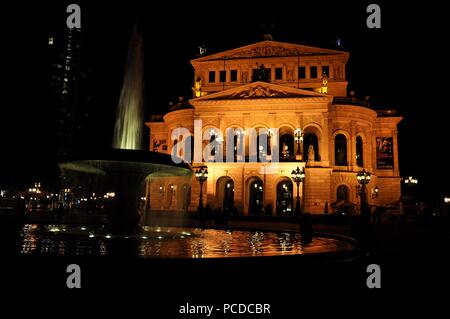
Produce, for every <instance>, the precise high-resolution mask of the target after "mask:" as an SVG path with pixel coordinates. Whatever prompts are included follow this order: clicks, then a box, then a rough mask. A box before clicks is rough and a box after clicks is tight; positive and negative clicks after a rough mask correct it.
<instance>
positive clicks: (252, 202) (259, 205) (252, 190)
mask: <svg viewBox="0 0 450 319" xmlns="http://www.w3.org/2000/svg"><path fill="white" fill-rule="evenodd" d="M263 206H264V187H263V182H262V181H261V179H260V178H259V177H255V178H254V179H253V180H252V181H251V182H250V183H249V203H248V212H249V214H250V215H260V214H261V213H262V210H263Z"/></svg>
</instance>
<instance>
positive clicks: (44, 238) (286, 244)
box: [21, 224, 354, 258]
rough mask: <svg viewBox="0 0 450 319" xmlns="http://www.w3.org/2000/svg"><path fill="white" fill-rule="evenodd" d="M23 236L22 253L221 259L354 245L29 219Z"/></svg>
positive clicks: (272, 234)
mask: <svg viewBox="0 0 450 319" xmlns="http://www.w3.org/2000/svg"><path fill="white" fill-rule="evenodd" d="M21 240H22V245H21V254H24V255H57V256H111V255H116V254H123V253H124V252H125V254H128V255H132V256H139V257H161V258H221V257H252V256H278V255H297V254H312V253H322V252H336V251H349V250H353V249H354V247H353V244H352V243H350V242H348V241H344V240H339V239H334V238H326V237H313V239H312V242H310V243H305V242H304V241H303V240H302V238H301V236H300V235H299V234H297V233H287V232H266V231H264V232H261V231H229V230H228V231H227V230H215V229H195V228H177V227H146V228H145V230H144V231H143V232H142V233H140V234H139V235H134V236H119V235H112V234H109V233H108V232H107V231H106V230H105V229H103V228H97V229H93V228H89V227H84V226H82V227H80V226H77V227H70V226H65V225H34V224H29V225H25V226H24V227H23V229H22V231H21ZM117 247H119V248H120V249H117ZM118 252H119V253H118Z"/></svg>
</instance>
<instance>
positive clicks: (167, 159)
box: [59, 149, 192, 233]
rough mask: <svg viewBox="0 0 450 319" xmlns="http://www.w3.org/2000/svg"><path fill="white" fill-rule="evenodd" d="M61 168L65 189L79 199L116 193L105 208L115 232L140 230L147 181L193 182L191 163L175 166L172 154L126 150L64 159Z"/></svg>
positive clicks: (60, 164) (93, 152) (89, 153)
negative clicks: (179, 179)
mask: <svg viewBox="0 0 450 319" xmlns="http://www.w3.org/2000/svg"><path fill="white" fill-rule="evenodd" d="M59 168H60V170H61V175H62V183H63V186H64V188H66V187H67V188H70V189H71V190H73V192H76V193H77V196H78V197H83V196H84V197H87V198H89V197H96V196H97V195H98V194H107V193H108V194H113V195H112V196H111V197H112V198H111V200H110V201H109V202H108V204H107V205H105V207H103V208H104V209H105V210H106V211H107V213H108V216H109V221H110V230H111V231H112V232H113V233H136V232H138V231H139V229H140V226H139V224H140V220H141V219H142V217H143V214H144V212H145V209H144V210H143V209H142V208H140V206H141V205H140V200H141V198H142V197H143V196H146V191H145V181H146V180H147V179H148V178H151V177H166V176H167V177H171V176H186V178H187V179H188V180H190V177H191V174H192V169H191V166H190V165H189V164H188V163H185V162H181V163H180V164H176V163H174V162H173V160H172V157H171V156H170V155H167V154H162V153H156V152H149V151H140V150H123V149H109V150H101V151H91V152H86V153H81V154H76V155H73V156H70V157H67V158H65V159H64V160H62V161H61V162H60V163H59ZM96 194H97V195H96Z"/></svg>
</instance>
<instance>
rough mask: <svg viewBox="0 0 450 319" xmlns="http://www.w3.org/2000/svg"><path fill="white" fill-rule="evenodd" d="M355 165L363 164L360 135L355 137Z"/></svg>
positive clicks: (361, 165)
mask: <svg viewBox="0 0 450 319" xmlns="http://www.w3.org/2000/svg"><path fill="white" fill-rule="evenodd" d="M356 165H358V166H359V167H363V166H364V150H363V141H362V138H361V136H358V137H357V138H356Z"/></svg>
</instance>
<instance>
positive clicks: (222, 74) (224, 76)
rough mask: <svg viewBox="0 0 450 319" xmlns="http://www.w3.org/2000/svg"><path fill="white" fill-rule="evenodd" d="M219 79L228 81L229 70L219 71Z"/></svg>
mask: <svg viewBox="0 0 450 319" xmlns="http://www.w3.org/2000/svg"><path fill="white" fill-rule="evenodd" d="M219 81H220V82H226V81H227V71H220V73H219Z"/></svg>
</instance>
